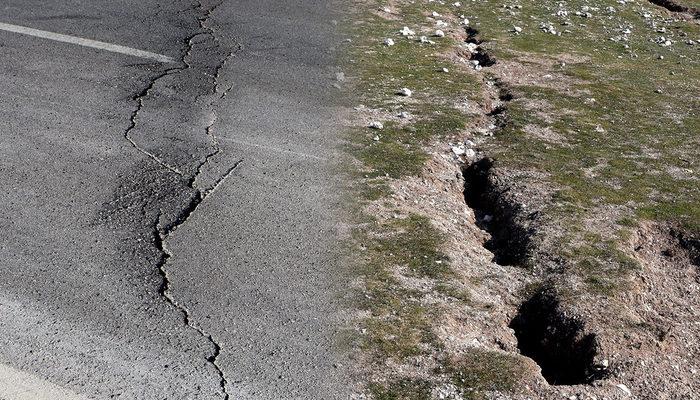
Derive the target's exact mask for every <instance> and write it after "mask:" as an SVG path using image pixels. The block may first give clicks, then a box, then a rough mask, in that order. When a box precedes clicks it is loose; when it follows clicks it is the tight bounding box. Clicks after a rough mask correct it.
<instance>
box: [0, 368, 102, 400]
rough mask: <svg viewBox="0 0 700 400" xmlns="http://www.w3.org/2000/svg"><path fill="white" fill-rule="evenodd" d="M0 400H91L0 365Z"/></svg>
mask: <svg viewBox="0 0 700 400" xmlns="http://www.w3.org/2000/svg"><path fill="white" fill-rule="evenodd" d="M0 399H3V400H56V399H61V400H89V399H88V398H87V397H85V396H82V395H79V394H77V393H73V392H71V391H69V390H66V389H63V388H61V387H59V386H57V385H54V384H53V383H51V382H49V381H45V380H43V379H40V378H37V377H36V376H34V375H31V374H29V373H26V372H23V371H20V370H18V369H15V368H12V367H10V366H8V365H5V364H0Z"/></svg>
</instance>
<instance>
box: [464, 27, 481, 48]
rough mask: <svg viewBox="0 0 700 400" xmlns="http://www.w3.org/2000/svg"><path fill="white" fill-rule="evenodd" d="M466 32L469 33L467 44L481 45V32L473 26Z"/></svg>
mask: <svg viewBox="0 0 700 400" xmlns="http://www.w3.org/2000/svg"><path fill="white" fill-rule="evenodd" d="M466 31H467V39H466V40H465V42H467V43H474V44H481V38H480V37H479V31H478V30H477V29H474V28H472V27H471V26H468V27H467V28H466Z"/></svg>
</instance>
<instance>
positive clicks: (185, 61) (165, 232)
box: [124, 0, 243, 400]
mask: <svg viewBox="0 0 700 400" xmlns="http://www.w3.org/2000/svg"><path fill="white" fill-rule="evenodd" d="M221 4H223V0H222V1H219V2H217V3H216V4H213V5H211V6H209V7H206V8H205V7H204V5H203V4H202V2H197V3H196V4H194V5H193V6H192V7H191V8H190V9H189V10H190V11H197V12H199V13H201V14H202V15H201V16H198V17H197V22H198V24H199V28H200V31H199V32H197V33H195V34H193V35H191V36H189V37H187V38H185V40H184V42H185V46H186V47H185V51H184V52H183V56H182V58H181V64H182V66H179V67H174V68H169V69H167V70H165V71H164V72H162V73H160V74H158V75H156V76H154V77H152V78H151V79H150V82H149V84H148V85H147V86H146V87H145V88H144V89H143V90H142V91H141V92H139V93H137V94H136V95H135V96H133V100H134V101H135V102H136V107H135V109H134V110H133V111H132V114H131V117H130V123H129V126H128V127H127V129H126V130H125V131H124V137H125V138H126V140H128V141H129V143H131V145H132V146H133V147H134V148H135V149H136V150H138V151H139V152H141V153H142V154H144V155H146V156H147V157H148V158H150V159H151V160H152V161H154V162H155V163H157V164H159V165H160V166H162V167H163V168H165V169H167V170H169V171H170V172H172V173H175V174H177V175H179V176H180V177H182V178H185V179H186V182H187V186H188V187H189V188H190V189H192V190H193V191H194V192H195V194H194V196H193V197H192V198H191V199H190V202H189V203H188V204H187V205H186V206H184V207H183V208H182V209H181V210H180V212H179V214H178V215H177V217H176V218H175V219H174V220H173V221H172V222H169V223H167V224H163V215H164V213H163V210H162V209H161V210H159V213H158V216H157V218H156V220H155V222H154V226H153V243H154V245H155V247H156V248H157V250H158V251H159V252H160V254H161V256H160V259H159V260H158V261H157V263H156V266H157V268H158V273H159V275H160V277H161V285H160V287H159V289H158V293H159V295H160V296H161V297H162V298H163V299H164V300H165V301H166V302H167V303H169V304H170V305H171V306H173V307H174V308H175V309H177V310H178V311H179V312H180V313H181V314H182V318H183V322H184V324H185V325H186V326H187V327H188V328H191V329H192V330H194V331H196V332H197V333H198V334H199V335H200V336H202V337H203V338H205V339H206V340H207V341H208V342H209V343H210V345H211V346H212V348H213V350H212V352H211V354H210V355H209V356H208V357H207V358H206V360H207V362H208V363H210V364H211V365H212V367H213V368H214V369H215V370H216V372H217V374H218V376H219V386H220V388H221V390H222V392H223V396H224V399H225V400H228V399H229V398H230V395H229V393H228V389H227V385H228V381H227V379H226V376H225V374H224V372H223V370H222V369H221V368H220V366H219V364H218V362H217V360H218V357H219V355H220V354H221V350H222V348H221V345H220V344H219V343H218V342H217V341H216V340H215V339H214V337H213V336H212V335H211V334H210V333H208V332H206V331H205V330H204V329H202V328H200V327H198V326H197V325H196V324H194V323H193V322H192V318H191V314H190V311H189V310H188V309H187V308H186V307H185V306H184V305H182V304H180V303H179V302H178V301H177V300H176V299H175V297H174V296H173V294H172V292H171V289H170V288H171V280H170V277H169V275H168V271H167V268H166V267H167V264H168V261H169V260H170V258H172V257H173V253H172V252H171V251H170V250H169V249H168V248H167V246H166V242H167V240H168V238H169V236H170V235H171V234H172V233H173V232H174V231H175V230H176V229H177V228H178V227H180V226H182V225H183V224H184V223H186V222H187V221H188V219H189V218H190V217H191V216H192V214H193V213H194V212H195V211H196V210H197V208H198V207H199V206H200V205H201V204H202V202H204V201H205V200H206V198H207V197H208V196H209V195H210V194H212V193H214V192H215V191H216V190H217V189H218V188H219V187H220V186H221V185H222V184H223V183H224V181H225V180H226V179H228V178H229V177H230V176H231V175H232V174H233V172H234V171H235V170H236V168H238V166H239V165H240V164H241V163H242V162H243V160H242V159H241V160H239V161H237V162H235V163H234V164H233V165H232V166H231V167H230V168H229V169H228V170H227V171H226V172H225V173H224V174H223V175H221V176H220V177H219V178H218V179H217V180H216V181H215V182H214V183H213V185H210V186H208V187H204V188H198V187H197V185H196V181H197V178H198V177H199V175H200V173H201V172H202V169H203V168H204V166H205V165H207V163H208V162H209V160H210V159H211V158H212V157H215V156H216V155H218V154H220V153H221V151H222V150H221V147H220V145H219V140H218V138H217V137H216V135H215V133H214V125H215V124H216V122H217V119H218V118H217V113H216V110H215V103H216V101H217V100H216V99H214V100H212V101H211V102H210V103H209V104H208V106H209V107H210V108H211V122H210V123H209V124H207V126H206V127H205V128H204V132H205V134H206V135H207V136H208V137H209V138H210V140H211V144H212V148H213V150H211V151H209V152H208V153H207V154H206V155H205V156H204V158H203V159H201V161H200V162H199V164H198V165H197V167H196V170H195V172H194V173H193V174H191V175H190V174H187V175H190V176H187V175H186V174H185V173H183V172H182V171H180V169H178V168H177V167H176V166H173V165H170V164H168V163H167V162H166V161H165V160H163V159H162V158H160V157H159V156H158V155H156V154H154V153H152V152H150V151H148V150H147V149H145V148H143V147H141V146H139V145H138V144H137V143H136V141H135V140H134V139H133V138H132V137H131V132H132V131H133V130H134V129H135V128H136V127H137V120H138V117H139V114H140V113H141V111H142V110H143V108H144V99H145V98H146V97H148V96H149V94H150V93H151V91H152V90H153V88H154V87H155V85H156V84H157V83H158V81H159V80H161V79H163V78H165V77H167V76H169V75H174V74H177V73H180V72H182V71H185V70H187V69H190V68H195V67H193V66H192V64H191V63H190V60H191V59H192V58H193V55H192V53H193V48H194V46H195V41H196V39H197V38H198V37H200V36H205V37H206V38H205V39H204V40H205V42H206V41H211V42H212V43H213V44H214V45H215V48H220V44H219V40H218V38H217V37H216V34H215V32H214V29H213V28H211V27H209V26H208V25H207V21H208V20H209V18H210V17H211V15H212V13H213V12H214V11H215V10H216V8H217V7H219V6H220V5H221ZM241 48H242V47H241V46H238V48H237V49H236V50H234V51H233V52H229V53H228V54H227V55H226V56H225V57H224V58H223V59H222V60H221V62H220V63H218V64H217V66H216V68H215V73H214V74H213V75H212V74H210V73H207V72H206V71H202V72H203V73H204V74H205V75H206V76H208V77H210V78H211V80H212V88H211V93H210V94H211V95H212V96H216V95H218V94H219V78H220V72H221V70H222V69H223V68H224V66H225V64H226V62H227V61H228V60H229V59H230V58H231V57H232V56H233V54H234V53H235V52H236V51H238V50H240V49H241ZM231 88H232V86H228V87H227V88H226V90H224V91H223V94H222V95H220V96H217V97H218V99H219V100H220V99H223V98H224V97H226V95H227V94H228V92H229V91H230V90H231ZM200 98H201V95H197V96H195V98H194V101H193V103H194V104H197V103H198V101H199V99H200Z"/></svg>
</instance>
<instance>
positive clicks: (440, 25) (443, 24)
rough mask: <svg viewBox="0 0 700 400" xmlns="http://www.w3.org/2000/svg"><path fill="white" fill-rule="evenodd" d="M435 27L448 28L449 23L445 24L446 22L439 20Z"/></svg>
mask: <svg viewBox="0 0 700 400" xmlns="http://www.w3.org/2000/svg"><path fill="white" fill-rule="evenodd" d="M435 25H437V26H438V28H444V27H446V26H447V25H449V24H448V23H447V22H445V21H443V20H441V19H439V20H437V21H435Z"/></svg>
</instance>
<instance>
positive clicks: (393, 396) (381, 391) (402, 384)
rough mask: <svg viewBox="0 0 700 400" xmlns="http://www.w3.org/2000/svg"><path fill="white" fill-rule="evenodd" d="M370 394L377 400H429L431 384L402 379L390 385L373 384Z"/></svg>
mask: <svg viewBox="0 0 700 400" xmlns="http://www.w3.org/2000/svg"><path fill="white" fill-rule="evenodd" d="M370 392H371V393H372V395H373V396H374V398H375V399H376V400H428V399H430V393H431V384H430V382H428V381H424V380H417V379H401V380H398V381H395V382H391V383H388V384H373V385H371V386H370Z"/></svg>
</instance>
